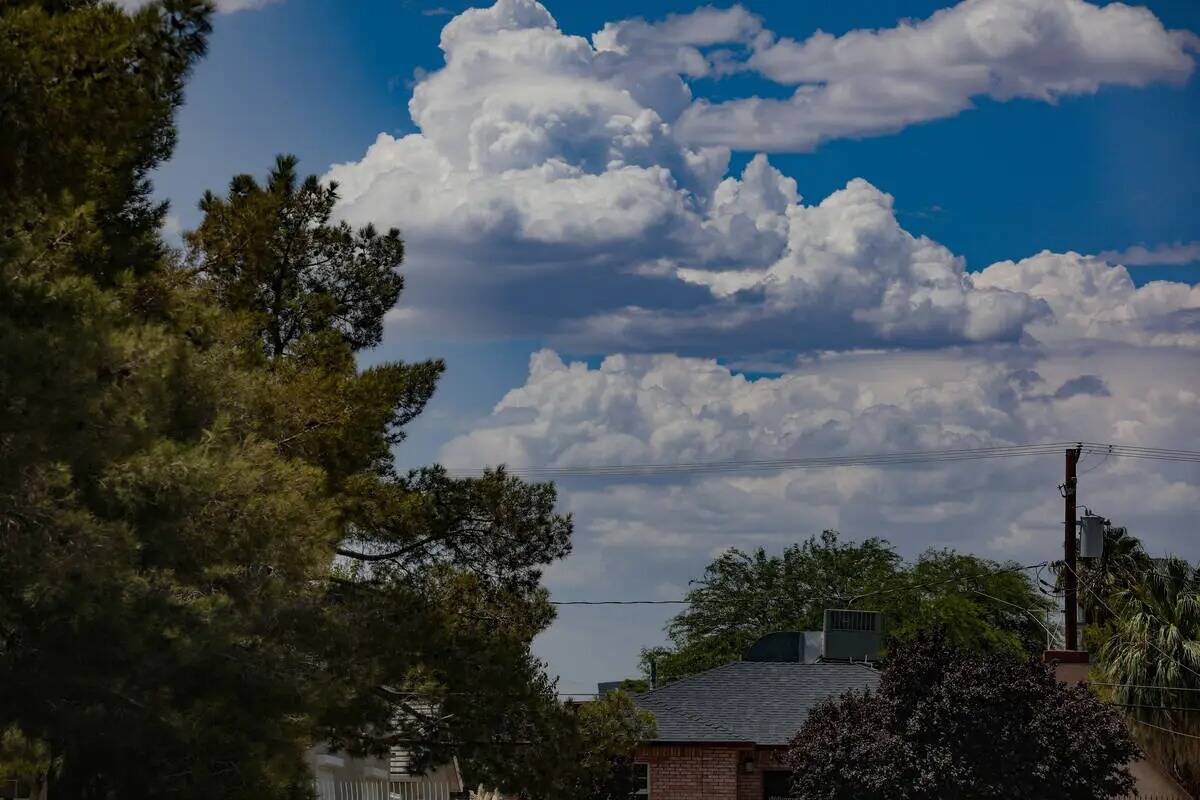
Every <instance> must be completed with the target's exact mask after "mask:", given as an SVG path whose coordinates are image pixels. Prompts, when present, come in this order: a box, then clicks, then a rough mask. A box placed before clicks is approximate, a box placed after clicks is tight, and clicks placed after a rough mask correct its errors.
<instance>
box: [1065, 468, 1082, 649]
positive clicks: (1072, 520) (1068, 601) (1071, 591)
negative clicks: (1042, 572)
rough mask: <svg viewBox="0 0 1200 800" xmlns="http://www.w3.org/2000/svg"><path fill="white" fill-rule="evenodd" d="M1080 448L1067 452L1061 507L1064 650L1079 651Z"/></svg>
mask: <svg viewBox="0 0 1200 800" xmlns="http://www.w3.org/2000/svg"><path fill="white" fill-rule="evenodd" d="M1081 450H1082V448H1081V447H1072V448H1070V449H1069V450H1067V469H1066V480H1065V481H1064V483H1063V497H1064V498H1065V500H1064V503H1063V507H1064V511H1065V514H1064V516H1063V560H1064V561H1065V563H1066V565H1067V569H1066V574H1065V575H1064V576H1063V578H1064V581H1063V589H1064V591H1063V595H1064V597H1063V602H1064V604H1065V605H1066V608H1065V609H1064V611H1065V612H1066V638H1067V642H1066V645H1067V649H1068V650H1078V649H1079V620H1078V618H1077V617H1078V611H1079V581H1078V578H1077V576H1076V572H1075V569H1076V555H1077V553H1076V547H1075V528H1076V524H1077V521H1076V517H1075V513H1076V504H1075V494H1076V489H1077V487H1076V475H1075V468H1076V467H1077V466H1078V465H1079V453H1080V451H1081Z"/></svg>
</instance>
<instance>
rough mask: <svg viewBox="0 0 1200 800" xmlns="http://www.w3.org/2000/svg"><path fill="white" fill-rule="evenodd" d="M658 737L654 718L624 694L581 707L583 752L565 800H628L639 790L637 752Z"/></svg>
mask: <svg viewBox="0 0 1200 800" xmlns="http://www.w3.org/2000/svg"><path fill="white" fill-rule="evenodd" d="M656 733H657V731H656V726H655V723H654V715H652V714H650V713H648V712H646V711H641V710H639V709H638V708H637V706H635V705H634V703H633V700H632V698H631V697H630V695H628V694H627V693H625V692H624V691H616V692H609V693H608V694H606V695H604V696H603V697H600V698H598V699H597V700H594V701H591V702H587V703H581V704H579V706H578V713H577V719H576V735H577V736H578V748H579V752H578V755H577V756H576V757H575V758H574V759H572V761H573V763H574V769H573V774H572V777H571V779H570V781H569V783H568V785H567V787H566V791H565V792H563V793H562V798H563V800H628V799H629V797H630V796H631V795H632V792H633V790H634V788H635V786H634V783H633V753H634V748H635V747H636V746H637V743H638V742H639V741H644V740H646V739H652V738H654V736H655V735H656Z"/></svg>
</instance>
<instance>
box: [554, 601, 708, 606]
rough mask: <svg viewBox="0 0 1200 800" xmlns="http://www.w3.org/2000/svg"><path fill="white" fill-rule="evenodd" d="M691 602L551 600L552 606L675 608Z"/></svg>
mask: <svg viewBox="0 0 1200 800" xmlns="http://www.w3.org/2000/svg"><path fill="white" fill-rule="evenodd" d="M690 602H692V601H691V600H551V601H550V605H552V606H674V605H681V604H682V605H687V604H688V603H690Z"/></svg>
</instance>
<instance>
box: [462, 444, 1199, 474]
mask: <svg viewBox="0 0 1200 800" xmlns="http://www.w3.org/2000/svg"><path fill="white" fill-rule="evenodd" d="M1066 449H1077V450H1079V451H1080V453H1081V454H1095V455H1102V456H1104V459H1103V460H1102V461H1101V462H1100V463H1101V464H1102V463H1104V461H1107V460H1108V459H1109V458H1132V459H1149V460H1157V461H1173V462H1181V463H1200V451H1195V450H1178V449H1168V448H1157V447H1144V446H1140V445H1119V444H1111V443H1100V442H1041V443H1035V444H1018V445H996V446H991V447H973V448H952V449H940V450H910V451H900V452H891V453H862V454H855V455H844V456H813V457H805V458H780V459H731V460H726V461H691V462H661V463H642V464H593V465H577V466H526V467H511V468H509V469H508V471H509V473H510V474H513V475H516V476H521V477H527V478H546V479H550V478H571V477H636V476H653V475H689V474H708V473H723V472H761V471H777V470H788V469H834V468H838V467H856V466H873V467H886V466H896V465H914V464H939V463H952V462H957V461H975V460H984V459H1003V458H1028V457H1035V456H1049V455H1058V454H1060V453H1061V452H1063V451H1064V450H1066ZM1096 466H1099V464H1097V465H1096ZM1095 468H1096V467H1092V468H1091V469H1095ZM1091 469H1089V470H1088V471H1089V472H1090V471H1091ZM449 472H450V473H451V474H452V475H455V476H459V477H470V476H476V475H481V474H483V473H484V472H485V470H483V469H452V470H449ZM1085 474H1086V473H1085Z"/></svg>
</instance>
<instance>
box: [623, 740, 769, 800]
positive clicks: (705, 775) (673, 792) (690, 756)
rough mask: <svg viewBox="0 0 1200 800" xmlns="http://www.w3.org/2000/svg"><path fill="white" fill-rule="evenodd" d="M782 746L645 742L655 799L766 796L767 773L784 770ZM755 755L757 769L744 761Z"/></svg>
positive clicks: (641, 755) (757, 799) (641, 756)
mask: <svg viewBox="0 0 1200 800" xmlns="http://www.w3.org/2000/svg"><path fill="white" fill-rule="evenodd" d="M781 752H782V751H781V750H777V749H770V748H759V749H754V748H749V747H739V746H737V745H715V744H713V745H701V744H693V745H667V744H661V745H643V746H641V747H639V748H638V751H637V755H636V757H635V760H636V761H641V762H645V763H647V764H649V765H650V799H651V800H763V774H764V773H765V772H767V771H774V770H782V769H783V764H782V762H781V761H780V760H779V756H780V755H781ZM747 758H753V759H754V771H753V772H745V771H744V770H743V769H742V764H743V762H744V761H745V760H746V759H747Z"/></svg>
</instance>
